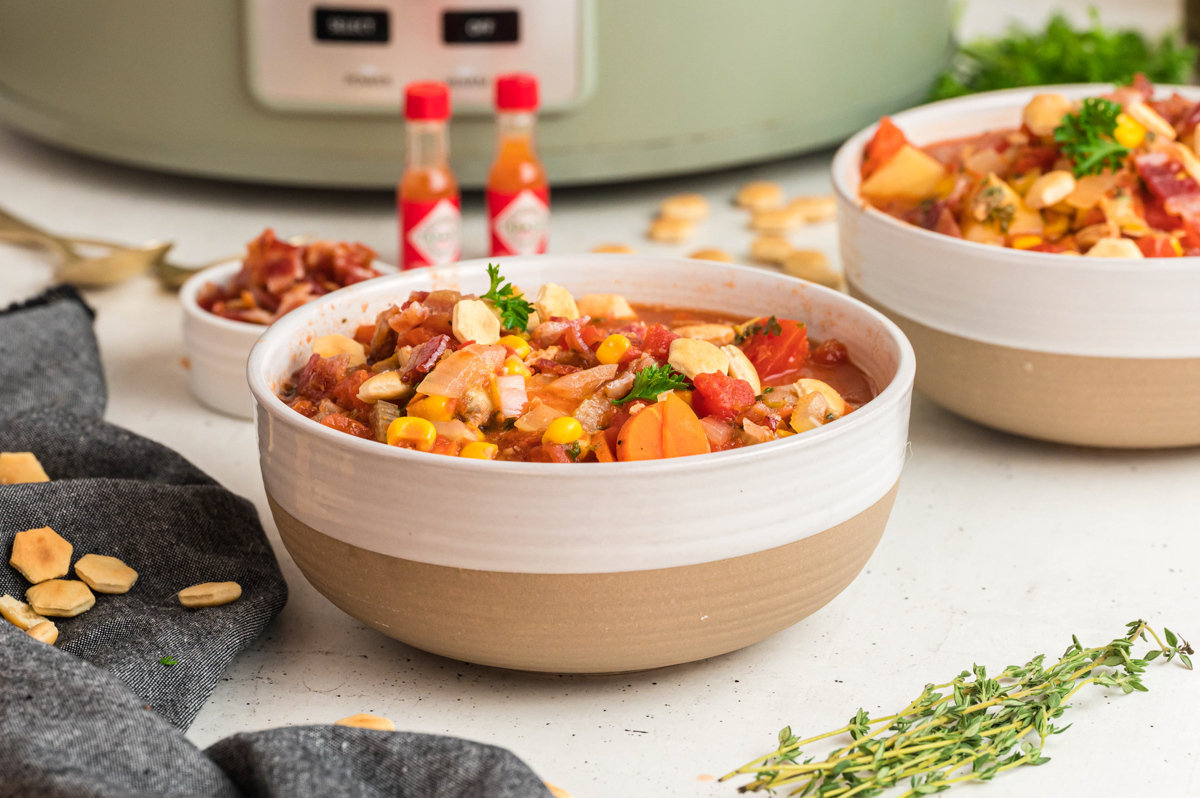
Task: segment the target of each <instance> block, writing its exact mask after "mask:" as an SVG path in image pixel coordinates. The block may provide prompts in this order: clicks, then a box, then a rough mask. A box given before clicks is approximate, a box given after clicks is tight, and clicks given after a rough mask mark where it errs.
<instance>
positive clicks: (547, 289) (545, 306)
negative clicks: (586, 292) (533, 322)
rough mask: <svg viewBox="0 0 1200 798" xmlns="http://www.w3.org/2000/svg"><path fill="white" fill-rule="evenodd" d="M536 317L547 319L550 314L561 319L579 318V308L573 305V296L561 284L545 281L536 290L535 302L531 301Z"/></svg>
mask: <svg viewBox="0 0 1200 798" xmlns="http://www.w3.org/2000/svg"><path fill="white" fill-rule="evenodd" d="M533 306H534V308H535V309H536V310H537V314H538V318H539V319H541V320H542V321H549V320H550V317H551V316H558V317H560V318H563V319H577V318H579V308H578V307H577V306H576V305H575V297H573V296H571V292H570V291H568V290H567V289H565V288H563V287H562V286H561V285H555V284H554V283H546V284H545V285H543V286H542V287H541V289H540V290H539V291H538V295H537V302H534V303H533Z"/></svg>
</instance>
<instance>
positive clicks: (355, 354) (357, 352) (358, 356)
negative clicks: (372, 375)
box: [312, 333, 367, 366]
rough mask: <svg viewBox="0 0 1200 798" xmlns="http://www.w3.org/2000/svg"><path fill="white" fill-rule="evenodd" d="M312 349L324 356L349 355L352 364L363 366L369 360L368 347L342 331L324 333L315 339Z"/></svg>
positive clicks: (314, 352) (316, 353)
mask: <svg viewBox="0 0 1200 798" xmlns="http://www.w3.org/2000/svg"><path fill="white" fill-rule="evenodd" d="M312 351H313V354H315V355H320V356H321V357H324V358H330V357H337V356H338V355H349V356H350V365H351V366H361V365H362V364H363V363H366V362H367V350H366V348H365V347H364V346H363V345H362V344H360V343H359V342H358V341H355V340H354V339H353V338H350V337H348V336H345V335H342V334H341V333H332V334H331V335H322V336H321V337H320V338H316V339H314V340H313V342H312Z"/></svg>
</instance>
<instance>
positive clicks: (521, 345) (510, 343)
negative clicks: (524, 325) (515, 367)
mask: <svg viewBox="0 0 1200 798" xmlns="http://www.w3.org/2000/svg"><path fill="white" fill-rule="evenodd" d="M496 343H498V344H503V345H504V346H507V347H508V348H509V349H511V350H513V351H514V352H516V353H517V357H519V358H521V359H522V360H524V359H525V358H527V357H529V353H530V352H531V351H532V350H531V349H530V348H529V344H528V343H527V342H526V341H525V339H524V338H518V337H517V336H515V335H506V336H504V337H503V338H501V339H500V340H499V341H497V342H496Z"/></svg>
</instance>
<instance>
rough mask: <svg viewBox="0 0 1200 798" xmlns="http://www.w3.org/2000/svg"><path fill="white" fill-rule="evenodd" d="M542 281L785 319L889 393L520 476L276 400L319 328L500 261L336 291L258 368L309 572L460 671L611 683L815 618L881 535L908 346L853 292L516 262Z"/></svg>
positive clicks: (510, 467)
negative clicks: (761, 439)
mask: <svg viewBox="0 0 1200 798" xmlns="http://www.w3.org/2000/svg"><path fill="white" fill-rule="evenodd" d="M499 262H500V264H501V270H502V272H503V273H504V275H505V276H506V277H507V278H509V279H510V280H512V281H513V282H515V283H516V284H518V285H521V286H523V287H526V288H527V289H529V290H532V289H534V288H536V287H537V286H538V285H540V284H542V283H544V282H551V281H552V282H557V283H560V284H562V285H564V286H566V287H567V288H568V289H570V290H571V291H573V292H575V293H576V294H582V293H587V292H611V291H619V292H622V293H624V294H625V295H626V296H628V297H629V298H630V299H631V300H632V301H634V302H648V303H662V304H667V305H672V306H676V307H681V308H696V309H717V310H723V311H726V312H728V313H731V314H734V315H742V316H747V317H749V316H752V315H759V314H772V313H773V314H776V315H780V316H786V317H793V318H797V319H802V320H806V321H807V322H808V323H809V327H810V330H811V333H812V335H813V337H815V338H818V339H819V338H824V337H826V336H835V337H837V338H838V339H840V340H842V341H843V342H845V343H846V344H847V346H848V347H849V349H850V352H851V354H852V357H853V359H854V360H855V362H856V363H857V364H858V365H859V366H860V368H862V369H864V370H865V371H866V372H867V373H868V374H870V375H871V377H872V378H873V379H874V380H875V381H876V382H877V383H878V384H879V386H880V389H881V393H880V394H879V396H878V397H877V398H876V399H875V400H874V401H872V402H870V403H869V404H867V405H865V406H864V407H863V408H861V409H860V410H857V411H855V412H854V413H851V414H849V415H848V416H846V417H845V418H842V419H839V420H838V421H835V422H832V423H830V424H828V425H827V426H825V427H822V428H820V429H818V430H814V431H811V432H807V433H804V434H803V435H797V436H794V437H791V438H788V439H786V440H783V441H777V442H773V443H769V444H763V445H759V446H752V447H748V448H745V449H739V450H734V451H729V452H721V453H717V454H709V455H702V456H697V457H684V458H677V459H671V460H662V461H656V462H640V463H613V464H602V463H587V464H580V465H569V466H568V465H555V464H550V463H506V462H486V461H478V460H463V459H458V458H451V457H443V456H437V455H430V454H423V453H420V452H413V451H406V450H402V449H397V448H393V447H388V446H384V445H381V444H378V443H374V442H371V441H364V440H361V439H357V438H354V437H352V436H349V435H345V434H343V433H340V432H335V431H333V430H331V429H328V428H326V427H323V426H321V425H320V424H317V423H314V422H313V421H311V420H309V419H307V418H305V417H303V416H301V415H299V414H298V413H296V412H294V411H292V410H291V409H289V408H288V407H287V406H286V405H285V404H284V403H283V402H282V401H281V400H280V399H278V398H277V397H276V395H275V391H276V390H277V389H278V388H279V387H280V386H281V385H282V384H283V382H284V380H285V379H286V378H287V376H288V375H289V374H290V373H291V372H292V371H293V370H294V369H295V368H297V367H298V366H299V365H300V364H301V363H302V362H304V360H306V354H305V353H306V350H307V347H308V344H309V342H310V341H311V340H312V339H313V337H315V336H317V335H323V334H326V333H330V332H335V331H338V332H346V331H348V330H353V329H354V327H355V326H356V325H357V324H359V323H361V321H362V320H363V319H369V318H374V316H375V314H376V313H377V312H378V311H379V310H381V309H383V308H385V307H387V306H388V305H389V304H391V303H393V302H399V301H402V300H404V299H405V298H407V296H408V294H409V292H410V291H413V290H428V289H430V288H456V289H461V290H463V291H469V292H476V293H478V292H483V291H485V290H486V289H487V286H488V281H487V275H486V273H485V270H484V266H485V264H484V263H483V262H476V263H463V264H459V265H457V266H455V267H451V268H443V269H438V270H425V269H423V270H417V271H412V272H406V273H404V274H399V275H394V276H388V277H383V278H380V279H378V280H373V281H370V282H369V283H362V284H359V285H357V286H352V287H350V288H348V289H343V290H341V291H337V292H335V293H333V294H331V295H329V296H327V297H324V298H323V299H321V300H318V301H317V302H314V303H312V304H310V305H307V306H305V307H303V308H301V309H299V310H296V311H294V312H292V313H290V314H288V315H287V316H286V317H284V318H283V319H281V320H280V321H278V322H276V323H275V324H274V325H272V327H271V328H270V329H269V330H268V331H267V333H266V335H264V336H263V338H262V340H261V341H260V342H259V343H258V344H257V345H256V346H255V348H254V351H253V352H252V354H251V356H250V365H249V380H250V386H251V389H252V391H253V392H254V396H255V399H256V401H257V403H258V411H257V424H258V437H259V453H260V459H261V464H262V471H263V481H264V484H265V486H266V490H267V494H268V497H269V498H270V502H271V510H272V512H273V514H274V516H275V521H276V523H277V524H278V526H279V530H280V534H281V536H282V538H283V542H284V544H285V545H286V546H287V548H288V551H289V552H290V553H291V554H292V556H293V557H294V558H295V560H296V563H297V565H298V566H299V567H300V570H301V571H302V572H303V573H304V575H305V577H306V578H307V579H308V580H309V581H310V582H311V583H312V584H313V585H314V586H315V587H316V588H317V589H318V590H319V591H321V592H322V593H323V594H324V595H325V596H327V597H328V598H329V599H330V600H331V601H332V602H333V603H335V604H336V605H338V606H339V607H341V608H342V609H343V610H345V611H346V612H347V613H349V614H350V615H352V616H354V617H355V618H358V619H359V620H361V621H363V622H364V623H366V624H368V625H370V626H372V627H374V628H376V629H378V630H380V631H381V632H383V633H384V634H387V635H390V636H391V637H394V638H396V639H398V640H402V641H404V642H406V643H409V644H411V645H414V646H417V647H419V648H423V649H425V650H427V651H432V652H434V653H437V654H442V655H444V656H447V657H453V658H455V659H461V660H467V661H470V662H477V663H482V664H485V665H494V666H499V667H504V668H515V669H520V670H530V671H545V672H558V673H606V672H619V671H631V670H641V669H646V668H656V667H661V666H665V665H672V664H677V663H682V662H689V661H692V660H697V659H702V658H705V657H711V656H714V655H717V654H723V653H725V652H728V651H733V650H735V649H738V648H741V647H743V646H747V645H750V644H751V643H754V642H757V641H759V640H762V639H763V638H765V637H767V636H769V635H771V634H774V633H775V632H778V631H780V630H782V629H785V628H787V627H789V626H791V625H792V624H794V623H796V622H797V621H799V620H801V619H803V618H804V617H806V616H808V615H810V614H811V613H813V612H815V611H816V610H818V609H819V608H820V607H822V606H824V605H825V604H826V603H827V602H829V601H830V600H831V599H832V598H833V597H834V596H836V595H837V594H838V593H839V592H841V591H842V590H843V589H844V588H845V587H846V586H847V585H849V584H850V582H851V581H853V579H854V578H855V576H857V574H858V573H859V571H860V570H861V569H862V567H863V565H864V564H865V563H866V562H867V559H868V558H869V557H870V555H871V552H872V551H873V550H874V549H875V546H876V544H877V543H878V541H879V538H880V536H881V535H882V534H883V530H884V527H885V525H886V523H887V519H888V515H889V513H890V511H891V507H892V502H893V500H894V499H895V495H896V488H897V483H898V480H899V478H900V472H901V469H902V467H903V465H904V459H905V450H906V445H907V441H908V416H909V405H910V399H911V391H912V380H913V372H914V359H913V354H912V350H911V348H910V346H909V344H908V342H907V341H906V340H905V338H904V336H903V334H902V333H901V332H900V331H899V330H898V329H897V328H896V327H895V325H893V324H892V323H891V322H889V321H888V320H887V319H885V318H884V317H883V316H881V315H880V314H878V313H876V312H875V311H873V310H871V309H869V308H867V307H866V306H864V305H862V304H861V303H859V302H856V301H855V300H853V299H850V298H849V297H846V296H844V295H842V294H839V293H837V292H834V291H830V290H828V289H824V288H821V287H819V286H815V285H812V284H808V283H804V282H801V281H799V280H794V279H791V278H788V277H784V276H781V275H779V274H776V273H772V272H767V271H765V270H761V269H750V268H745V267H737V266H728V265H725V264H719V263H710V262H703V261H695V260H682V259H680V260H667V259H652V258H640V257H633V256H612V255H587V256H571V257H558V256H541V257H534V258H514V259H502V260H500V261H499Z"/></svg>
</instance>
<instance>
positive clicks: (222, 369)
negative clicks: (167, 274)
mask: <svg viewBox="0 0 1200 798" xmlns="http://www.w3.org/2000/svg"><path fill="white" fill-rule="evenodd" d="M241 268H242V263H241V259H240V258H239V259H238V260H235V261H232V262H230V263H221V264H218V265H216V266H211V267H209V268H207V269H204V270H203V271H200V272H197V273H196V274H194V275H192V276H191V277H190V278H188V281H187V282H186V283H184V284H183V287H182V288H180V289H179V301H180V303H182V305H183V349H184V352H185V353H186V354H187V358H188V386H189V387H190V388H191V391H192V395H193V396H195V397H196V399H197V400H199V401H200V403H201V404H203V405H205V406H206V407H209V408H211V409H213V410H216V411H218V412H220V413H225V414H227V415H230V416H236V417H237V418H244V419H252V418H254V397H253V396H252V395H251V394H250V386H248V385H247V384H246V361H247V359H249V357H250V350H251V349H253V348H254V344H255V342H256V341H258V339H259V337H260V336H262V334H263V333H264V332H266V330H267V328H266V327H265V326H264V325H262V324H251V323H249V322H245V321H234V320H233V319H226V318H224V317H222V316H218V315H217V314H215V313H210V312H208V311H207V310H205V309H204V308H202V307H200V305H198V304H197V303H196V297H197V295H199V293H200V291H201V289H203V288H204V286H205V285H206V284H208V283H216V284H217V285H223V284H224V283H226V282H228V281H229V279H230V278H231V277H233V275H235V274H237V272H238V270H239V269H241Z"/></svg>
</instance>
